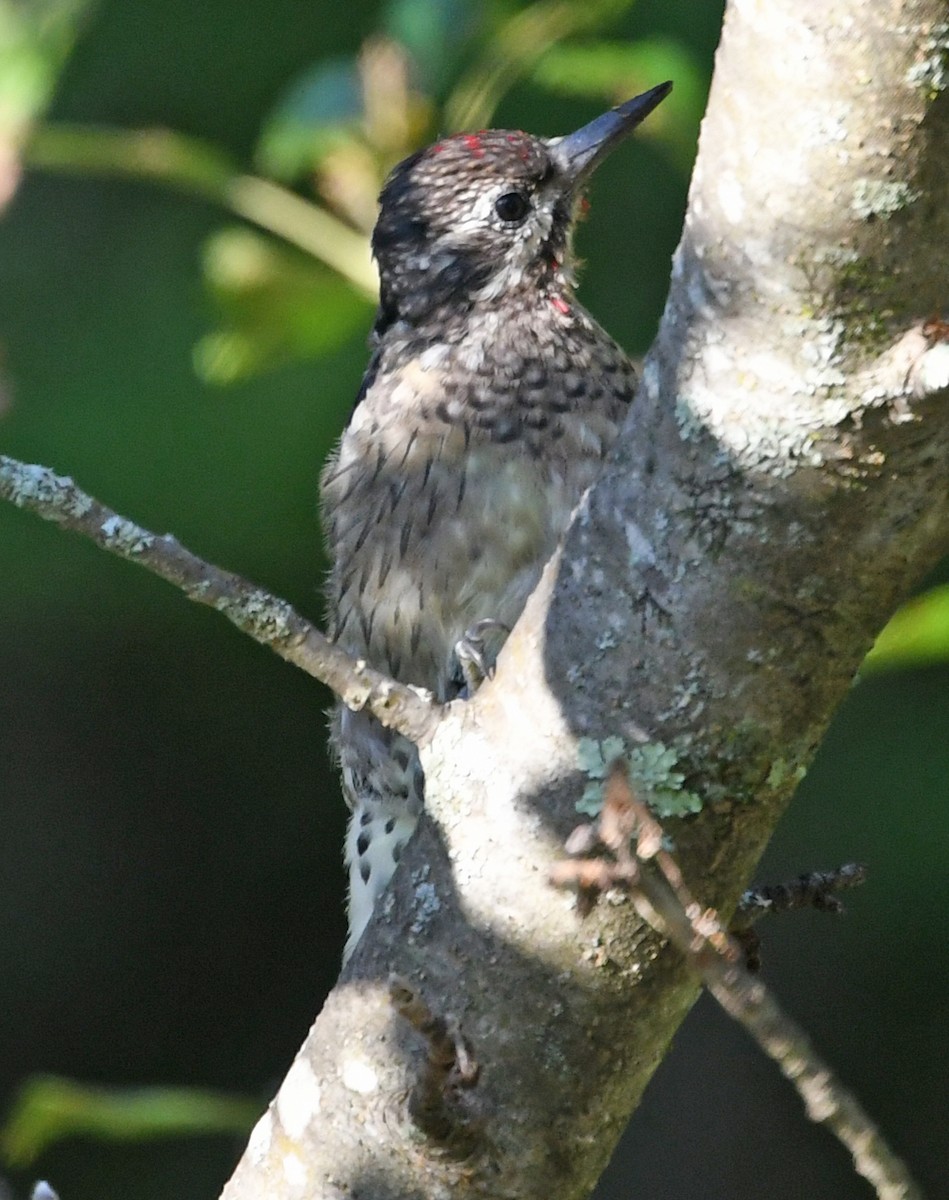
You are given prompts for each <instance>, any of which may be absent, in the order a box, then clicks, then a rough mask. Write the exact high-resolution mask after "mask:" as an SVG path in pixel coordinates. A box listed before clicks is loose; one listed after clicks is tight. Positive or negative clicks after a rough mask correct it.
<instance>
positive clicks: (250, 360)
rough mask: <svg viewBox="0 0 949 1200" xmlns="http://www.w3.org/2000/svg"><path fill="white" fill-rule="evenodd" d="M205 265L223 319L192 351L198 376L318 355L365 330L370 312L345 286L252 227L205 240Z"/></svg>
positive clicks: (241, 372) (238, 373)
mask: <svg viewBox="0 0 949 1200" xmlns="http://www.w3.org/2000/svg"><path fill="white" fill-rule="evenodd" d="M204 267H205V280H206V283H207V285H208V289H209V291H210V293H211V296H212V298H213V300H214V303H215V305H216V307H217V310H218V313H219V317H220V321H221V325H220V328H219V329H217V330H216V331H215V332H213V333H210V334H208V335H207V336H206V337H204V338H202V340H201V341H200V342H199V343H198V345H197V347H196V348H195V366H196V369H197V371H198V374H199V375H201V376H202V378H204V379H205V380H207V381H208V382H210V383H215V384H228V383H234V382H236V381H237V380H240V379H245V378H247V377H248V376H250V375H254V374H257V373H258V372H260V371H264V370H267V369H269V368H271V367H274V366H278V365H280V364H282V363H286V362H290V361H293V360H295V359H300V358H315V357H318V356H320V355H322V354H326V353H328V352H329V351H331V350H335V349H336V348H337V347H338V346H340V345H342V344H343V343H344V342H345V341H346V340H347V339H348V338H350V337H352V336H353V334H354V333H356V332H357V331H358V330H359V329H361V328H365V327H366V326H367V325H368V322H369V317H370V313H371V306H370V304H369V303H368V302H367V300H366V299H365V298H363V297H361V296H360V295H358V294H357V293H356V292H355V291H354V290H353V289H352V288H351V287H350V286H349V285H348V284H346V283H345V282H343V280H341V279H339V278H338V277H336V276H334V275H331V274H330V273H329V272H328V271H326V270H324V269H323V268H321V267H320V266H319V265H318V264H316V263H314V262H312V261H310V260H309V259H308V258H306V257H305V256H304V255H302V254H299V253H297V252H296V251H294V250H289V249H286V248H284V247H282V246H279V245H278V244H277V243H275V242H273V241H271V240H270V239H269V238H266V237H264V236H262V235H260V234H257V233H254V232H253V231H252V230H250V229H245V228H241V227H234V228H231V229H225V230H222V231H221V232H219V233H217V234H215V235H214V236H213V237H211V238H210V239H209V240H208V242H207V243H206V245H205V260H204Z"/></svg>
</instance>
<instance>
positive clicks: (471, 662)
mask: <svg viewBox="0 0 949 1200" xmlns="http://www.w3.org/2000/svg"><path fill="white" fill-rule="evenodd" d="M510 632H511V629H510V626H508V625H505V624H504V622H503V621H495V620H494V618H493V617H485V618H484V620H482V621H475V623H474V624H473V625H469V626H468V628H467V629H466V630H465V632H464V636H462V637H460V638H459V639H458V641H457V642H455V657H456V658H457V659H458V666H459V667H460V668H461V678H462V680H463V681H464V682H463V686H462V687H461V689H460V691H459V695H460V696H461V697H463V698H464V699H470V698H471V697H472V696H473V695H474V694H475V692H476V691H477V690H478V688H479V687H480V686H481V685H482V683H484V681H485V680H486V679H490V678H491V676H492V675H493V674H494V659H495V658H496V657H497V655H494V656H493V657H489V656H488V652H487V642H488V638H487V636H486V635H488V634H490V633H501V634H503V635H504V636H505V637H506V636H507V635H508V634H509V633H510ZM491 640H492V641H494V640H496V639H493V638H492V639H491Z"/></svg>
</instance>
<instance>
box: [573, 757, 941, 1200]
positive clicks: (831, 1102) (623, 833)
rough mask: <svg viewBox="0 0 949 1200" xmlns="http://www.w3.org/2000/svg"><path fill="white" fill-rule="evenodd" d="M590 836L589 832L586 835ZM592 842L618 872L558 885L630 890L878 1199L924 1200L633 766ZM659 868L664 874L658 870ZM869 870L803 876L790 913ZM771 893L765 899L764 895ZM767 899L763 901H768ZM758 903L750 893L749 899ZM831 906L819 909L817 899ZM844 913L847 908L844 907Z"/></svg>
mask: <svg viewBox="0 0 949 1200" xmlns="http://www.w3.org/2000/svg"><path fill="white" fill-rule="evenodd" d="M582 828H584V827H582ZM593 831H594V833H595V836H591V833H590V831H589V830H585V833H584V834H583V835H580V834H579V833H578V831H576V830H575V831H574V833H573V834H571V836H570V838H569V839H568V844H569V846H570V848H571V849H572V850H573V851H574V852H576V850H577V849H578V848H580V847H582V848H583V849H584V851H586V852H587V853H589V850H590V849H592V848H594V847H595V845H596V843H599V844H600V845H601V846H603V847H604V848H605V849H607V850H609V851H610V853H611V854H612V856H613V858H614V859H615V862H612V863H611V862H609V861H607V860H605V859H598V858H589V857H588V858H580V859H574V860H572V861H567V862H563V863H560V864H558V865H557V867H556V868H555V870H554V871H553V872H552V873H551V879H552V882H554V883H559V884H573V885H575V886H577V887H579V888H580V890H581V895H584V892H585V893H586V895H587V896H589V895H590V894H593V895H594V896H595V895H596V893H598V892H601V891H604V890H606V888H609V887H625V889H626V890H627V891H628V892H629V894H630V897H631V898H632V901H633V904H634V906H635V908H636V911H637V912H638V913H639V915H640V917H642V919H643V920H644V921H645V922H646V923H647V924H649V925H651V926H652V928H653V929H655V931H656V932H657V933H658V934H660V935H661V936H662V937H665V938H668V939H669V941H670V942H672V943H673V944H674V945H675V946H676V948H677V949H678V950H679V951H680V952H681V953H682V954H683V955H685V957H686V959H687V960H688V962H689V964H690V966H691V967H692V968H693V970H695V972H696V973H697V974H698V975H700V976H701V978H702V982H703V983H704V984H705V986H706V987H707V988H708V990H709V991H710V992H711V993H712V995H713V996H714V997H715V999H716V1000H717V1001H718V1002H719V1004H721V1006H722V1008H724V1009H725V1011H726V1012H727V1013H728V1014H729V1015H730V1016H732V1017H734V1018H735V1020H736V1021H738V1022H740V1023H741V1024H742V1025H743V1026H744V1027H745V1029H747V1030H748V1032H749V1033H750V1034H751V1036H752V1037H753V1038H754V1039H755V1041H756V1042H757V1043H758V1045H759V1046H760V1047H761V1049H762V1050H764V1052H765V1053H766V1054H767V1055H768V1056H769V1058H772V1059H773V1060H774V1061H775V1062H776V1063H777V1064H778V1066H779V1067H780V1068H781V1071H782V1072H783V1073H784V1075H785V1076H786V1077H787V1078H788V1079H790V1081H791V1082H792V1083H793V1084H794V1086H795V1087H796V1088H797V1090H798V1092H799V1093H800V1096H801V1098H802V1099H803V1101H804V1105H805V1108H806V1110H807V1114H808V1116H809V1117H810V1118H811V1120H812V1121H817V1122H820V1123H822V1124H824V1125H826V1126H827V1127H828V1128H829V1129H830V1130H831V1132H832V1133H833V1134H834V1135H835V1136H836V1137H837V1138H838V1139H839V1140H840V1141H841V1142H842V1143H843V1144H844V1145H845V1146H846V1147H847V1149H848V1150H849V1151H850V1153H851V1154H852V1155H853V1161H854V1167H855V1168H856V1170H857V1171H858V1172H859V1174H861V1175H862V1176H863V1177H864V1178H865V1179H867V1180H868V1181H869V1182H870V1183H871V1184H872V1185H873V1187H874V1188H875V1189H876V1193H877V1196H879V1198H880V1200H922V1193H921V1192H920V1190H919V1188H918V1187H917V1186H916V1184H915V1183H914V1182H913V1180H912V1178H911V1177H910V1174H909V1172H908V1170H907V1168H906V1166H905V1165H904V1164H903V1162H902V1161H901V1160H900V1159H899V1158H898V1157H897V1156H896V1154H894V1153H893V1151H892V1150H891V1149H890V1147H889V1146H888V1145H887V1143H886V1141H885V1140H884V1138H883V1135H882V1134H881V1133H880V1131H879V1129H877V1127H876V1126H875V1125H874V1123H873V1122H872V1121H871V1120H870V1118H869V1116H868V1115H867V1114H866V1113H865V1112H864V1111H863V1109H862V1107H861V1106H860V1104H859V1102H858V1101H857V1099H856V1098H855V1097H854V1096H853V1095H852V1094H851V1093H850V1092H849V1091H848V1090H847V1089H846V1088H845V1087H844V1086H843V1084H841V1083H840V1081H839V1080H838V1079H837V1078H836V1077H835V1075H834V1074H833V1072H832V1071H831V1069H830V1068H829V1067H828V1066H827V1065H826V1063H824V1062H823V1061H822V1060H821V1058H820V1057H819V1056H818V1055H817V1054H816V1053H815V1052H814V1050H813V1048H812V1047H811V1045H810V1043H809V1042H808V1040H807V1037H806V1036H805V1034H804V1032H803V1030H801V1029H800V1028H799V1027H798V1026H797V1025H796V1024H795V1023H794V1022H793V1021H792V1020H791V1019H790V1018H789V1017H788V1016H786V1015H785V1014H784V1013H783V1012H782V1011H781V1009H780V1007H779V1006H778V1004H777V1001H776V1000H775V999H774V997H773V996H772V995H771V994H770V993H769V992H768V990H767V989H766V988H765V986H764V985H763V984H762V983H761V981H760V980H758V979H756V978H755V977H754V976H753V975H751V974H750V972H749V971H748V970H746V969H745V967H744V966H743V965H742V963H743V958H744V955H743V952H742V948H741V946H740V944H739V943H738V942H737V941H735V940H734V939H733V938H732V937H730V936H729V934H728V932H727V931H726V929H725V928H724V926H723V925H722V924H721V922H720V921H719V919H718V915H717V913H716V912H715V911H714V909H702V908H701V906H700V905H699V904H698V903H697V902H696V900H695V899H694V898H693V896H692V895H691V893H690V892H689V890H688V888H687V887H686V884H685V880H684V879H683V877H682V872H681V871H680V870H679V866H678V863H677V862H676V861H675V859H674V858H673V856H672V855H671V854H670V853H669V851H668V850H666V849H665V848H664V845H665V839H664V835H663V831H662V827H661V825H660V824H659V822H658V821H657V820H656V818H655V817H654V816H653V815H652V813H651V812H650V811H649V808H648V807H647V806H646V804H644V803H643V801H642V800H640V799H639V798H638V797H637V796H636V795H635V793H634V792H633V790H632V788H631V787H630V784H629V778H628V775H627V768H626V764H625V762H624V761H623V760H622V759H617V760H616V762H614V763H613V766H612V768H611V770H610V774H609V777H608V779H607V781H606V787H605V789H604V802H603V811H602V813H601V814H600V816H599V819H598V821H597V823H596V825H595V826H594V827H593ZM634 835H635V838H636V851H635V854H633V851H632V849H631V840H630V839H631V837H632V836H634ZM650 864H654V866H655V869H651V867H650ZM864 874H865V873H864V871H863V868H860V867H857V866H855V865H853V864H850V865H849V866H847V867H841V868H840V870H839V871H837V872H830V873H826V874H819V873H816V872H815V873H814V874H813V875H810V876H802V877H801V879H800V880H799V881H797V884H796V885H792V886H790V887H787V888H785V889H772V890H773V891H775V892H777V891H781V894H782V897H785V896H787V897H790V896H791V895H793V896H794V898H795V899H794V901H791V900H790V899H788V900H787V901H785V900H784V899H782V905H783V907H785V908H792V907H803V906H804V905H805V904H808V903H811V904H817V906H818V907H820V906H821V903H823V905H824V906H826V904H827V900H828V897H829V894H830V892H831V891H832V890H834V889H835V888H840V887H852V886H854V885H855V884H857V883H860V882H862V881H863V878H864ZM764 890H766V889H761V891H764ZM759 894H760V893H759ZM750 895H752V893H746V897H747V896H750ZM818 895H820V896H821V897H822V901H821V903H818V901H817V899H816V898H817V896H818ZM838 903H839V902H838Z"/></svg>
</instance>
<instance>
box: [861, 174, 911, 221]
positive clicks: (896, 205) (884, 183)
mask: <svg viewBox="0 0 949 1200" xmlns="http://www.w3.org/2000/svg"><path fill="white" fill-rule="evenodd" d="M919 197H920V193H919V192H918V191H917V190H916V189H915V188H912V187H910V185H909V184H908V183H906V182H904V181H903V180H901V179H858V180H856V181H855V183H854V185H853V195H852V196H851V199H850V208H851V210H852V211H853V212H854V213H856V215H857V216H858V217H861V218H862V219H863V220H864V221H867V220H869V219H870V218H871V217H879V218H881V219H882V220H884V221H886V220H888V219H889V218H890V217H892V216H893V215H894V214H895V213H898V212H899V211H900V210H901V209H903V208H906V207H907V205H909V204H912V203H913V201H915V200H918V199H919Z"/></svg>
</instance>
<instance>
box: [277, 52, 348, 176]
mask: <svg viewBox="0 0 949 1200" xmlns="http://www.w3.org/2000/svg"><path fill="white" fill-rule="evenodd" d="M362 115H363V98H362V88H361V85H360V80H359V70H358V68H357V66H356V63H355V61H354V60H353V59H351V58H333V59H326V60H324V61H322V62H320V63H319V64H317V65H316V66H314V67H312V68H310V69H309V70H307V71H305V72H304V73H303V74H302V75H300V76H298V77H297V78H296V79H295V80H294V81H293V83H291V84H290V86H289V87H288V88H287V90H286V91H285V92H284V94H283V96H282V97H281V98H280V99H279V100H278V101H277V104H276V105H275V106H274V108H273V110H272V111H271V113H270V115H269V116H268V117H267V118H266V120H265V121H264V124H263V128H262V130H261V134H260V140H259V142H258V146H257V161H258V163H259V164H260V166H261V168H262V169H263V170H264V171H265V172H266V173H267V174H269V175H273V176H274V177H275V178H277V179H284V180H288V179H298V178H299V177H300V176H301V175H303V174H305V173H306V172H308V171H310V170H312V168H313V166H314V164H315V163H317V162H319V160H320V159H321V158H323V157H324V156H325V155H326V154H327V153H328V152H329V151H330V150H332V149H334V148H335V147H336V146H338V145H340V144H341V143H345V142H347V141H349V140H350V139H351V138H352V136H353V133H354V131H355V129H356V128H357V127H358V124H359V122H360V120H361V118H362Z"/></svg>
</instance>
